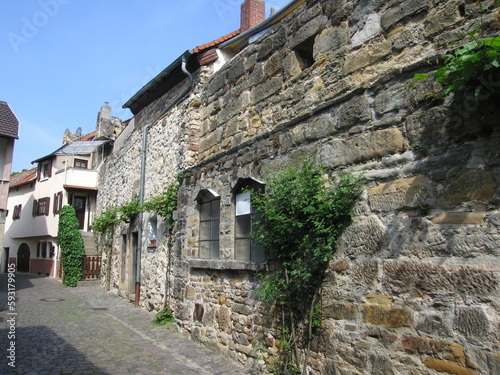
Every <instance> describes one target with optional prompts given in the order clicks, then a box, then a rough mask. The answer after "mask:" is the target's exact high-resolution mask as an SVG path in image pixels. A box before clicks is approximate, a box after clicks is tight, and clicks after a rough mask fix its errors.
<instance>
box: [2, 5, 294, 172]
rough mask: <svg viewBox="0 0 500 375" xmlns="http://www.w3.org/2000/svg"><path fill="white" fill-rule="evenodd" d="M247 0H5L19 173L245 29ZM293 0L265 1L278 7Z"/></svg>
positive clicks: (7, 78)
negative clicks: (182, 60)
mask: <svg viewBox="0 0 500 375" xmlns="http://www.w3.org/2000/svg"><path fill="white" fill-rule="evenodd" d="M242 2H243V0H185V1H166V0H1V1H0V51H1V53H0V69H1V70H0V71H1V77H2V78H1V81H0V100H4V101H6V102H7V103H9V105H10V107H11V108H12V110H13V111H14V113H15V114H16V116H17V118H18V119H19V121H20V132H19V140H17V141H16V145H15V151H14V162H13V168H12V170H13V171H14V172H19V171H21V170H22V169H24V168H26V169H29V168H31V167H32V166H31V161H33V160H35V159H37V158H40V157H42V156H45V155H47V154H50V153H51V152H52V151H54V150H56V149H57V148H58V147H60V146H61V142H62V137H63V134H64V130H65V129H66V128H68V129H70V130H71V131H73V132H74V131H76V129H77V128H78V127H81V128H82V130H83V134H86V133H90V132H92V131H93V130H95V121H96V118H97V113H98V111H99V109H100V107H101V106H102V105H103V104H104V103H105V102H109V103H110V105H111V107H112V115H114V116H117V117H119V118H121V119H122V120H125V119H127V118H130V117H131V114H130V112H129V111H128V110H124V109H122V108H121V107H122V105H123V104H124V103H125V102H126V101H127V100H128V99H130V97H132V96H133V95H134V94H135V93H136V92H137V91H138V90H139V89H140V88H141V87H142V86H143V85H145V84H146V83H147V82H149V81H150V80H151V79H152V78H154V77H155V76H156V75H157V74H158V73H159V72H161V71H162V70H163V69H164V68H165V67H167V66H168V65H169V64H170V63H171V62H172V61H174V60H175V59H176V58H177V57H179V56H180V55H181V54H182V53H183V52H184V51H186V50H187V49H192V48H194V47H196V46H198V45H201V44H204V43H207V42H210V41H212V40H214V39H217V38H219V37H221V36H223V35H225V34H228V33H230V32H232V31H234V30H237V29H238V28H239V23H240V5H241V3H242ZM288 2H289V0H274V1H273V0H267V1H266V12H267V15H269V9H270V7H275V8H276V9H280V8H281V7H283V6H284V5H286V4H287V3H288Z"/></svg>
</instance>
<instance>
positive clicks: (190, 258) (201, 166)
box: [100, 0, 500, 375]
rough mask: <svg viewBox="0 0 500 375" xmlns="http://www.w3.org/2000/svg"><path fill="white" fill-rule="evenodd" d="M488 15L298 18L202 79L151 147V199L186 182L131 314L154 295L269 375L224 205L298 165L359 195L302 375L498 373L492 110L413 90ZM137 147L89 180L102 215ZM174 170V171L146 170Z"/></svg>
mask: <svg viewBox="0 0 500 375" xmlns="http://www.w3.org/2000/svg"><path fill="white" fill-rule="evenodd" d="M492 4H493V2H492V1H490V2H488V1H485V2H483V5H485V6H486V7H487V8H488V10H487V11H486V13H485V14H483V15H482V16H481V17H480V16H479V8H478V7H477V4H475V3H472V2H466V1H455V0H450V1H430V0H429V1H416V0H415V1H414V0H406V1H403V0H401V1H389V2H386V1H369V2H367V1H342V0H338V1H307V2H305V3H304V4H303V5H301V6H300V7H299V8H298V9H297V10H296V11H294V12H292V13H291V14H290V15H289V16H287V17H286V18H284V19H283V20H282V21H281V22H280V23H278V24H277V25H275V26H274V27H272V28H271V29H270V30H269V31H268V32H267V33H266V34H265V35H263V36H262V37H260V38H259V39H258V40H257V41H255V42H254V43H253V44H250V45H249V46H248V47H247V48H245V49H244V50H243V51H241V52H240V53H239V54H238V55H237V56H236V57H235V58H234V59H233V60H232V61H230V62H229V63H227V64H226V65H224V66H223V67H222V69H221V70H219V71H218V72H215V73H212V72H211V71H210V70H202V71H201V72H200V75H199V79H198V84H197V86H196V88H195V90H194V91H193V93H192V94H191V96H190V97H189V99H188V100H185V101H183V102H181V104H180V105H179V106H178V107H176V108H174V109H173V110H172V111H171V112H170V113H169V114H168V115H167V117H166V118H165V120H164V121H166V123H168V124H171V126H163V125H162V126H158V127H155V128H153V129H152V134H151V137H152V139H157V143H153V144H155V145H156V146H157V147H154V148H151V149H150V151H149V153H148V176H149V177H148V182H147V189H148V190H147V191H148V192H154V191H156V190H158V189H159V188H160V187H161V186H164V185H165V184H167V183H168V182H170V181H172V179H173V177H174V175H175V173H176V172H177V171H179V170H184V172H188V173H185V175H186V176H187V177H186V178H185V179H184V182H183V184H182V185H181V187H180V193H179V206H178V210H177V214H176V219H177V222H176V227H175V241H174V245H173V248H172V253H170V255H171V258H170V259H171V262H172V263H171V264H172V267H171V269H170V270H169V271H168V272H167V270H165V269H162V267H165V265H164V264H165V261H164V260H163V263H161V262H162V261H160V259H161V258H162V255H160V256H153V255H150V254H148V253H144V255H143V264H144V270H147V269H150V270H152V272H149V271H145V272H144V274H148V275H150V276H148V279H147V281H145V285H147V287H145V289H146V291H145V293H149V291H148V290H149V289H150V288H151V289H152V290H154V289H155V288H157V289H158V292H155V293H153V294H154V295H157V297H154V298H150V303H149V304H147V301H146V300H142V302H141V303H142V305H143V306H148V307H149V308H155V309H159V308H161V307H162V305H161V303H159V302H160V300H161V299H162V298H164V297H165V296H163V295H161V288H162V283H166V287H165V285H163V287H164V289H166V291H167V294H168V296H169V297H171V299H168V302H169V305H170V307H171V308H172V309H173V310H174V312H175V316H176V322H177V324H178V325H179V326H180V327H181V329H183V330H185V331H187V332H189V333H190V334H191V337H192V338H193V339H195V340H198V341H201V342H204V343H205V344H207V345H209V346H212V347H215V348H217V349H218V350H220V351H222V352H224V353H226V354H227V355H229V356H231V357H232V358H234V359H237V360H239V361H241V362H243V363H247V364H248V365H249V366H250V365H254V366H256V367H258V366H261V365H262V364H263V363H264V362H265V361H267V362H268V363H272V361H273V360H274V358H275V355H276V353H277V351H278V338H279V335H278V333H277V331H276V327H275V324H276V317H277V316H278V315H277V312H276V311H275V310H274V309H273V308H272V307H271V306H268V305H267V304H265V303H262V302H261V301H259V299H258V296H257V295H256V293H255V289H256V287H257V286H258V279H257V278H256V271H259V270H262V269H263V265H262V264H259V263H252V262H241V261H235V260H234V253H235V251H234V212H235V211H234V210H235V202H234V195H233V192H232V188H233V187H234V185H235V183H236V181H237V180H238V178H243V177H253V178H256V179H259V180H263V181H264V182H265V178H266V171H268V170H273V169H275V168H279V167H280V166H282V165H284V164H286V163H289V162H292V161H294V160H297V159H298V158H299V157H300V156H302V155H309V156H312V157H315V158H316V159H317V160H318V161H319V162H321V163H322V164H324V165H325V166H326V167H328V168H329V170H330V172H331V173H332V174H335V173H337V172H340V171H343V170H346V169H348V170H352V171H354V172H355V173H358V172H359V173H363V176H364V177H363V178H364V179H365V180H366V182H367V184H366V189H365V190H364V192H363V195H362V196H361V198H360V200H359V202H358V203H357V205H356V207H355V212H356V216H355V218H354V220H353V223H352V225H351V226H350V227H349V228H347V230H346V231H345V233H344V234H343V235H342V237H341V239H340V242H339V245H338V249H337V252H336V254H335V258H334V260H333V261H332V262H331V264H330V267H329V270H328V275H327V278H326V281H325V284H324V286H323V294H322V305H323V312H324V319H323V326H322V329H321V332H320V335H319V336H318V338H317V340H316V341H315V343H314V345H313V346H314V348H313V349H314V354H313V356H312V357H311V360H310V363H309V365H310V369H311V371H312V373H318V374H319V373H321V374H343V375H344V374H368V373H369V374H372V375H373V374H375V375H377V374H394V375H396V374H436V373H438V372H448V373H452V374H496V373H498V372H499V370H500V352H499V344H500V337H499V329H498V328H499V314H500V305H499V285H498V282H499V273H498V272H499V270H500V262H499V258H498V256H499V251H500V245H499V243H500V241H499V239H500V231H499V227H500V211H499V196H500V158H499V151H498V144H499V141H500V124H499V122H498V118H499V112H498V111H499V110H498V108H497V107H498V106H497V105H496V103H497V102H498V97H491V98H489V99H488V100H486V101H484V102H483V104H481V105H480V106H477V105H475V104H474V103H472V102H470V101H469V102H467V101H466V102H457V101H454V100H453V98H452V97H448V98H446V99H443V98H441V97H439V95H437V93H438V92H439V90H440V87H439V86H438V85H437V84H436V83H435V82H434V81H433V80H432V79H430V78H429V79H427V80H424V81H418V82H417V81H414V80H413V76H414V74H415V73H421V72H427V73H431V75H432V72H433V71H435V70H436V69H437V68H438V66H439V64H438V62H439V57H440V56H441V55H442V54H443V53H445V52H446V51H447V50H449V49H450V48H451V47H450V46H451V44H450V43H453V42H457V43H458V44H460V43H463V42H465V41H466V36H467V35H468V33H469V32H471V31H472V30H473V29H474V28H475V27H477V26H479V25H480V24H482V25H483V30H484V31H485V32H488V33H495V32H496V30H498V11H497V10H496V9H494V8H493V7H492ZM490 84H492V85H493V84H498V83H497V82H490ZM169 95H170V94H169ZM164 100H165V98H161V99H159V100H158V101H157V104H158V103H160V102H162V101H164ZM158 105H159V104H158ZM150 110H151V111H155V109H154V106H152V107H151V108H149V109H148V111H150ZM144 117H147V116H144ZM140 121H143V123H144V121H145V120H144V118H141V120H140ZM172 125H173V127H172ZM140 128H141V123H140V122H139V124H138V129H140ZM139 133H140V131H136V132H135V133H134V134H132V135H131V136H130V142H126V143H125V144H124V148H123V150H122V151H120V152H119V153H118V154H116V155H115V156H114V159H113V160H112V162H110V163H109V164H108V167H107V168H108V169H107V170H106V171H105V172H104V171H103V174H102V176H103V179H104V180H106V181H108V182H107V184H108V185H107V186H108V188H107V189H104V198H103V196H102V195H101V196H100V199H103V201H109V202H112V201H113V199H119V198H115V197H114V194H113V192H112V189H111V187H112V186H113V184H114V183H115V182H116V181H119V180H120V178H126V179H128V180H127V181H130V182H135V181H137V180H138V178H139V177H138V168H137V165H138V164H137V163H138V161H137V160H138V159H139V155H138V153H139V152H138V144H139V143H138V142H139V141H138V139H139V138H140V135H139ZM153 142H154V141H153ZM162 142H163V143H162ZM187 142H189V145H188V143H187ZM150 155H152V157H151V158H150ZM183 155H188V157H187V158H184V156H183ZM172 159H173V160H176V162H175V166H176V168H177V169H175V168H172V169H168V168H167V169H165V167H164V165H165V164H162V163H160V165H157V164H156V163H157V161H161V160H172ZM136 185H137V184H135V185H132V186H134V189H136ZM205 188H210V189H212V190H214V191H216V192H217V193H218V194H219V195H220V197H221V226H220V259H218V260H202V259H198V255H199V254H198V237H199V207H198V206H197V203H196V201H195V199H196V196H197V194H198V193H199V192H200V190H202V189H205ZM100 194H101V189H100ZM125 196H126V197H127V199H130V198H131V197H132V196H133V190H130V191H128V190H127V191H126V192H125ZM162 246H163V247H162ZM162 246H160V247H159V248H158V251H159V253H158V254H165V257H167V256H168V255H169V254H167V253H168V249H166V244H163V245H162ZM161 251H164V253H162V252H161ZM153 262H160V266H158V268H157V269H156V270H154V268H153V267H152V266H151V264H152V263H153ZM118 269H119V268H118V263H117V261H115V262H114V263H113V267H112V270H113V272H115V273H116V272H117V271H116V270H118ZM153 271H154V272H153ZM155 272H156V276H155V275H154V273H155ZM162 272H163V273H162ZM166 273H168V277H167V278H166V279H165V278H163V277H164V275H165V274H166ZM155 277H156V279H155ZM156 280H157V281H156ZM149 283H151V284H154V285H156V286H154V285H150V284H149ZM150 295H151V293H150ZM258 348H260V350H257V349H258Z"/></svg>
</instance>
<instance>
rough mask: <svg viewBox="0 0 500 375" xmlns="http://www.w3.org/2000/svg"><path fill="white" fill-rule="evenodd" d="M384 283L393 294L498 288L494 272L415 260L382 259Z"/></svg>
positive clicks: (485, 291)
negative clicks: (447, 266) (442, 265)
mask: <svg viewBox="0 0 500 375" xmlns="http://www.w3.org/2000/svg"><path fill="white" fill-rule="evenodd" d="M383 282H384V285H385V287H386V288H388V290H391V291H393V292H395V293H413V294H420V293H426V294H439V293H447V294H449V293H455V294H457V295H462V294H470V295H489V294H491V293H492V292H494V291H495V290H496V288H497V287H498V280H497V279H496V276H495V274H494V273H492V272H489V271H488V270H482V269H477V268H470V267H464V266H462V267H457V268H455V269H446V268H444V267H438V266H435V265H434V264H432V263H430V262H426V261H421V260H417V259H412V258H407V259H398V260H386V261H385V264H384V279H383Z"/></svg>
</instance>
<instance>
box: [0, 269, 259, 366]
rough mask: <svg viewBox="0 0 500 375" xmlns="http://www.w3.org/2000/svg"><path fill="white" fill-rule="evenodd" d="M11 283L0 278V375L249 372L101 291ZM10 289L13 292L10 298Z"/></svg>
mask: <svg viewBox="0 0 500 375" xmlns="http://www.w3.org/2000/svg"><path fill="white" fill-rule="evenodd" d="M10 281H13V280H10ZM14 281H15V282H14V283H9V282H8V274H1V275H0V286H1V289H0V290H1V293H0V322H1V326H0V327H1V329H0V343H1V353H2V355H1V359H0V361H1V363H0V373H2V374H23V375H27V374H37V375H45V374H46V375H49V374H50V375H54V374H75V375H85V374H109V375H123V374H142V375H153V374H176V375H177V374H200V375H204V374H205V375H208V374H224V375H231V374H234V375H242V374H249V373H251V371H250V370H248V369H244V368H243V367H240V366H238V364H237V363H235V362H233V361H232V360H230V359H228V358H225V357H222V356H220V355H218V354H216V353H214V352H212V351H210V350H209V349H207V348H205V347H203V346H201V345H199V344H197V343H195V342H192V341H190V340H188V339H186V338H183V337H181V336H180V335H179V334H177V333H175V332H172V331H169V330H168V328H167V327H165V326H155V325H153V324H152V321H153V318H154V315H155V314H154V313H149V312H147V311H145V310H143V309H138V308H134V306H133V304H131V303H128V302H127V301H125V300H124V299H122V298H120V297H118V296H116V295H115V294H113V293H111V292H106V291H103V290H102V289H101V287H99V286H96V285H92V286H84V287H77V288H66V287H63V285H62V283H61V282H59V281H57V280H55V279H52V278H49V277H42V276H35V275H28V274H16V275H15V280H14ZM9 290H10V291H11V292H14V293H11V294H10V296H11V298H10V300H9V299H8V291H9ZM12 297H14V298H12ZM9 302H10V304H9ZM13 365H14V366H15V368H14V367H13Z"/></svg>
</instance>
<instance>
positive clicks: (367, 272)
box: [349, 259, 379, 287]
mask: <svg viewBox="0 0 500 375" xmlns="http://www.w3.org/2000/svg"><path fill="white" fill-rule="evenodd" d="M349 275H350V277H351V278H352V281H353V282H354V283H355V284H360V285H362V286H364V287H369V286H372V285H374V284H375V283H377V282H378V281H379V262H378V260H377V259H356V261H355V262H354V264H353V266H352V268H351V271H350V273H349Z"/></svg>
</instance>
